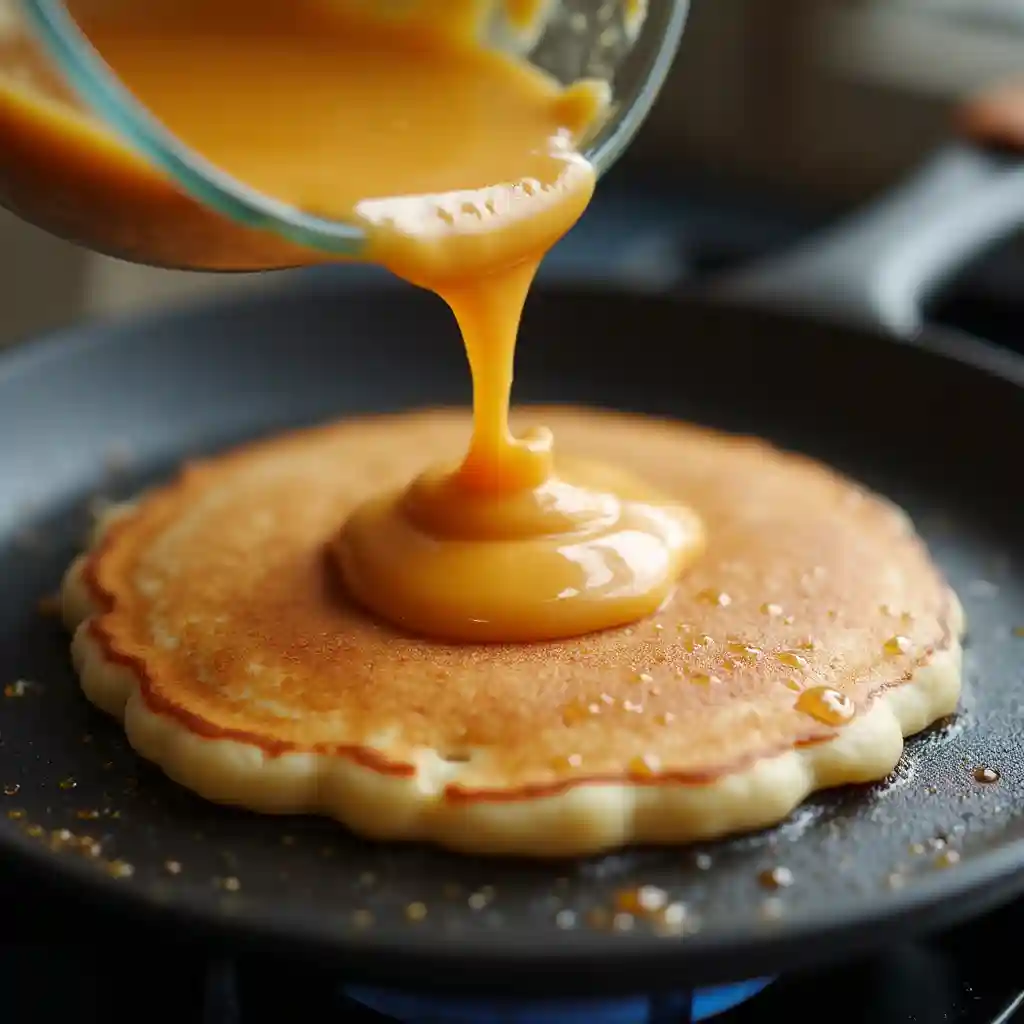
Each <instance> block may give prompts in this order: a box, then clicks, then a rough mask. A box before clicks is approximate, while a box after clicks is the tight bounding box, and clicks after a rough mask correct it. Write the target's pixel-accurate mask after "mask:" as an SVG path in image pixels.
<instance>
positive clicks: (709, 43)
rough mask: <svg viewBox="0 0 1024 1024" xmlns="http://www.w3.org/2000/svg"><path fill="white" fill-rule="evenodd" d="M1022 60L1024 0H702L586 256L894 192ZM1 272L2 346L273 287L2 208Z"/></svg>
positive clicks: (986, 280) (994, 288)
mask: <svg viewBox="0 0 1024 1024" xmlns="http://www.w3.org/2000/svg"><path fill="white" fill-rule="evenodd" d="M1022 65H1024V0H694V2H693V12H692V16H691V21H690V25H689V28H688V31H687V34H686V38H685V41H684V44H683V50H682V53H681V55H680V58H679V60H678V61H677V63H676V67H675V71H674V73H673V75H672V78H671V80H670V82H669V84H668V86H667V87H666V89H665V91H664V93H663V95H662V97H661V100H660V102H659V104H658V107H657V109H656V111H655V113H654V115H653V116H652V118H651V120H650V122H649V123H648V124H647V126H646V127H645V129H644V130H643V132H642V133H641V135H640V137H639V139H638V141H637V142H636V143H635V145H634V147H633V149H632V150H631V151H630V153H629V154H628V156H627V158H626V159H625V160H624V161H623V162H622V163H621V164H620V166H619V167H618V168H617V169H616V171H615V172H614V173H613V175H612V176H611V178H610V180H609V182H608V183H607V184H606V186H605V188H603V189H602V190H600V191H601V194H600V199H599V201H598V203H597V205H596V207H595V209H594V210H593V211H592V213H590V214H588V217H587V222H586V224H585V225H584V226H581V229H580V232H581V233H585V234H586V235H587V237H588V239H589V241H588V243H587V245H586V246H577V249H578V250H579V251H580V252H581V253H582V251H583V250H584V249H585V250H586V258H587V259H589V260H590V261H591V262H592V263H593V262H594V261H595V260H601V259H610V258H611V257H612V256H614V258H615V259H616V260H618V264H617V265H618V266H619V269H620V270H622V272H623V273H626V274H631V275H632V277H633V278H634V279H635V280H637V281H640V282H641V283H642V280H643V279H644V278H645V277H652V276H653V278H657V279H658V280H662V281H663V282H664V281H667V279H668V278H671V277H674V276H689V277H691V278H693V277H695V276H699V275H700V274H707V273H711V272H713V271H714V270H716V269H720V268H722V267H726V266H729V265H730V264H734V263H737V262H740V261H742V260H744V259H748V258H750V257H751V256H754V255H757V254H759V253H760V252H763V251H766V250H769V249H772V248H778V247H780V246H783V245H785V244H787V242H789V241H791V240H792V239H793V238H795V237H797V236H799V235H800V234H801V233H804V232H806V231H808V230H811V229H813V227H814V226H815V225H817V224H819V223H821V222H823V221H826V220H828V219H829V218H830V217H832V216H834V215H835V214H836V213H837V212H839V211H841V210H843V209H845V208H847V207H850V206H852V205H854V204H856V203H858V202H862V201H864V200H865V199H866V198H868V197H870V196H871V195H872V194H874V193H878V192H879V191H881V190H883V189H884V188H885V187H886V185H887V183H889V182H891V181H892V180H893V179H894V178H895V177H896V176H898V175H899V174H900V173H901V172H903V171H904V170H906V169H908V168H910V167H912V166H913V165H914V164H915V163H917V162H919V161H921V160H922V159H923V158H924V156H925V155H926V154H927V153H928V152H929V151H930V150H932V149H934V148H935V147H937V146H938V145H939V144H941V142H942V140H943V137H944V135H945V133H946V132H947V130H948V127H947V126H948V118H949V111H950V107H951V104H952V103H953V102H954V101H955V100H956V99H957V98H958V97H962V96H964V95H966V94H969V93H971V92H973V91H975V90H976V89H978V88H979V87H981V86H984V85H985V84H987V83H990V82H992V81H993V80H999V79H1002V78H1005V77H1007V76H1013V75H1014V74H1015V73H1018V72H1019V71H1021V70H1022ZM571 242H572V239H571V238H570V239H569V240H567V242H566V243H565V246H566V252H567V253H569V257H571V255H572V254H571V252H570V250H571V248H572V246H571ZM1018 250H1020V252H1018ZM1021 252H1024V249H1022V247H1021V245H1020V243H1019V242H1017V241H1016V240H1015V241H1013V242H1011V243H1010V244H1009V245H1006V246H1003V247H1001V249H1000V252H999V254H998V259H995V258H991V259H989V260H988V261H987V265H986V266H983V267H982V268H981V269H980V270H976V272H974V273H973V275H972V276H973V279H974V283H973V285H971V287H973V288H974V291H978V290H979V289H981V290H987V292H988V293H989V294H988V296H987V298H989V299H999V298H1000V296H1004V297H1005V298H1006V299H1007V300H1008V301H1009V300H1012V299H1013V296H1014V293H1015V292H1018V293H1020V294H1021V295H1024V288H1020V287H1018V285H1019V284H1020V283H1024V256H1022V255H1021ZM579 258H583V257H582V256H580V257H579ZM568 262H569V263H570V264H571V263H572V258H568ZM666 268H668V269H666ZM982 271H985V272H984V273H982ZM333 272H336V273H339V274H340V273H346V272H347V271H344V270H342V271H333ZM659 275H660V277H659ZM0 282H2V284H0V303H2V307H0V308H2V309H3V315H2V316H0V344H6V343H9V342H10V341H12V340H16V339H19V338H23V337H25V336H26V335H29V334H32V333H35V332H37V331H39V330H43V329H47V328H49V327H52V326H55V325H59V324H62V323H67V322H69V321H71V320H74V319H78V318H80V317H82V316H90V317H92V316H108V315H113V314H119V313H123V312H127V311H132V310H137V309H140V308H146V307H150V306H154V305H157V304H165V303H168V302H176V301H181V300H185V299H192V298H196V297H200V296H205V295H210V294H212V293H217V292H228V291H231V290H234V291H239V290H244V289H259V288H265V287H271V286H273V284H274V283H276V281H271V280H270V279H268V278H265V277H253V276H245V277H215V276H209V275H194V274H176V273H169V272H165V271H155V270H148V269H145V268H138V267H132V266H128V265H126V264H122V263H118V262H116V261H114V260H109V259H104V258H101V257H97V256H92V255H88V254H86V253H83V252H81V251H79V250H77V249H74V248H72V247H71V246H69V245H66V244H64V243H61V242H59V241H56V240H54V239H51V238H49V237H47V236H45V235H43V234H42V233H40V232H38V231H36V230H35V229H33V228H30V227H27V226H25V225H23V224H21V223H19V222H18V221H16V220H15V219H14V218H12V217H10V216H9V215H7V214H3V213H0ZM968 283H970V282H968ZM965 287H966V286H965ZM961 291H964V289H963V288H962V289H961ZM968 292H970V288H967V290H966V291H964V297H963V299H962V303H967V305H968V306H969V305H970V302H971V301H972V300H971V297H970V295H969V294H968ZM958 301H960V300H958ZM962 303H961V304H962ZM986 308H987V307H986ZM983 333H984V331H983ZM990 333H991V332H990Z"/></svg>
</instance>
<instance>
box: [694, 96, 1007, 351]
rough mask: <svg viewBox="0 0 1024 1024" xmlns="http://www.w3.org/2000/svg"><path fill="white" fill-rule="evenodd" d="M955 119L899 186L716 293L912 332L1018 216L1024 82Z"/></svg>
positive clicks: (971, 104)
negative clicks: (954, 131)
mask: <svg viewBox="0 0 1024 1024" xmlns="http://www.w3.org/2000/svg"><path fill="white" fill-rule="evenodd" d="M956 122H957V126H958V134H959V135H960V137H961V138H962V139H963V140H964V141H962V142H957V143H951V144H950V145H948V146H947V147H946V148H944V149H943V150H941V151H940V152H939V153H938V154H936V155H935V156H934V157H933V158H932V159H931V160H930V161H929V162H928V163H927V164H926V165H925V166H924V167H923V168H921V169H920V170H919V171H917V172H916V173H914V174H913V175H912V176H911V178H910V179H909V180H908V181H906V182H904V183H903V184H902V185H901V186H899V187H898V188H897V189H896V190H895V191H893V192H891V193H889V194H888V195H887V196H886V197H884V198H883V199H881V200H879V201H878V202H877V203H875V204H873V205H872V206H870V207H868V208H867V209H866V210H863V211H860V212H858V213H855V214H853V215H852V216H851V217H849V218H847V219H846V220H844V221H842V222H840V223H839V224H837V225H836V226H834V227H832V228H829V229H826V230H825V231H824V232H823V233H822V234H819V235H818V236H816V237H812V238H810V239H809V240H808V241H806V242H804V243H802V244H800V245H798V246H797V247H796V248H795V249H793V250H791V251H790V252H789V253H787V254H784V255H782V256H779V257H769V258H767V259H765V260H762V261H760V262H759V263H755V264H754V265H752V266H749V267H747V268H745V269H744V270H742V271H739V272H738V273H735V274H733V275H731V276H727V277H726V278H724V279H723V280H721V281H719V282H717V283H716V284H715V285H713V286H712V288H711V291H712V293H713V294H714V295H716V297H718V298H721V299H724V300H726V301H735V302H741V303H747V304H757V305H775V306H782V307H784V308H787V309H801V310H804V311H806V312H809V313H812V314H815V315H821V316H826V317H832V318H839V319H842V320H846V321H852V322H854V323H857V324H860V325H872V326H876V327H882V328H884V329H886V330H888V331H890V332H892V333H893V334H896V335H899V336H911V335H914V334H916V333H917V332H918V331H919V330H920V328H921V326H922V320H923V313H922V306H923V304H924V302H925V301H926V300H927V298H928V296H929V294H930V293H931V292H933V291H934V290H935V289H937V288H938V287H939V286H940V285H941V284H942V283H943V282H944V281H945V280H946V279H947V278H948V277H950V276H951V275H952V274H954V273H955V272H956V271H958V270H960V269H962V268H963V267H964V266H965V265H966V264H967V263H968V262H969V261H970V259H971V258H972V257H973V256H975V255H977V254H978V253H979V252H981V251H982V250H983V249H984V248H986V247H987V246H988V245H990V244H991V243H993V242H996V241H999V240H1000V239H1001V238H1003V237H1005V236H1007V235H1008V234H1010V233H1011V232H1012V231H1013V230H1014V229H1016V228H1017V227H1019V226H1020V225H1022V224H1024V159H1022V157H1024V83H1021V84H1010V85H1004V86H1001V87H999V88H996V89H992V90H989V91H987V92H985V93H983V94H981V95H979V96H978V97H976V98H974V99H972V100H970V101H968V102H967V103H965V104H964V105H963V106H962V107H960V108H959V109H958V111H957V116H956Z"/></svg>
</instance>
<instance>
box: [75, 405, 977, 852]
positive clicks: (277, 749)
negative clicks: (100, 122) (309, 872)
mask: <svg viewBox="0 0 1024 1024" xmlns="http://www.w3.org/2000/svg"><path fill="white" fill-rule="evenodd" d="M516 418H517V419H518V424H517V426H518V427H519V428H522V427H523V426H524V425H528V424H532V423H536V422H543V423H545V424H547V425H549V426H550V427H552V428H553V430H554V431H555V433H556V435H557V436H558V439H559V451H560V452H562V453H564V454H565V455H566V456H580V457H584V458H586V457H590V458H595V457H597V458H600V459H602V460H605V461H607V462H608V463H609V464H610V465H621V466H624V467H629V468H630V469H631V470H632V471H633V472H635V473H637V474H638V475H639V476H640V477H642V478H644V479H646V480H647V481H649V482H650V483H651V484H652V485H653V486H656V487H658V488H659V489H660V490H662V491H663V492H665V493H666V494H668V495H670V496H672V497H674V498H678V499H680V500H682V501H685V502H686V503H687V504H688V505H689V506H690V507H692V508H693V509H695V510H696V511H697V512H698V513H699V514H700V515H701V516H702V517H703V519H704V522H705V523H706V524H707V526H708V538H707V550H706V552H705V554H704V555H703V557H702V558H701V559H699V560H698V561H697V563H696V564H695V565H694V566H693V567H692V568H691V570H690V571H689V572H687V573H686V574H685V575H684V576H683V577H682V578H681V580H680V581H679V584H678V587H677V588H676V590H675V592H674V594H673V595H672V596H671V597H670V598H669V600H668V601H667V602H666V603H665V604H664V605H663V607H662V608H661V609H660V611H659V612H658V613H657V614H656V615H654V616H652V617H650V618H648V619H646V620H643V621H640V622H638V623H636V624H635V625H633V626H631V627H627V628H621V629H614V630H608V631H605V632H601V633H596V634H590V635H586V636H581V637H578V638H575V639H572V640H568V641H559V642H544V643H536V644H506V645H501V644H494V645H450V644H442V643H435V642H431V641H429V640H424V639H420V638H417V637H413V636H409V635H403V634H402V633H401V632H399V631H397V630H396V629H395V628H393V627H391V626H389V625H387V624H385V623H383V622H380V621H377V620H375V619H373V618H372V617H370V616H368V615H367V614H365V613H364V612H363V611H361V610H360V609H359V608H358V607H357V606H356V605H355V604H354V603H353V602H351V601H350V600H348V599H347V597H346V595H345V593H344V592H343V589H342V587H341V585H340V584H339V582H338V579H337V576H336V573H335V572H334V571H333V567H332V564H331V561H330V559H329V558H328V556H327V553H326V552H327V548H328V546H329V544H330V542H331V540H332V538H333V537H334V536H335V535H336V533H337V530H338V528H339V526H340V524H341V523H342V522H343V521H344V519H345V517H346V515H347V514H348V513H349V512H350V511H351V510H352V509H353V508H354V507H355V506H356V505H358V504H359V503H360V502H361V501H362V500H363V499H365V498H367V497H368V496H370V495H372V494H375V493H379V492H380V491H383V490H386V489H388V488H390V487H399V486H401V485H403V484H405V483H407V482H408V480H410V479H411V478H412V477H413V476H414V475H415V474H416V473H417V472H418V471H420V470H422V469H423V467H424V466H426V465H429V464H435V463H438V462H444V461H446V460H452V459H455V458H457V457H458V456H459V455H460V454H461V453H462V452H463V451H464V450H465V446H466V443H467V439H468V436H469V429H470V419H469V415H468V413H465V412H462V411H457V410H431V411H426V412H415V413H409V414H402V415H397V416H385V417H372V418H366V419H355V420H349V421H346V422H342V423H338V424H335V425H329V426H325V427H321V428H317V429H313V430H308V431H303V432H299V433H295V434H291V435H287V436H284V437H280V438H275V439H272V440H270V441H266V442H261V443H257V444H253V445H250V446H247V447H243V448H241V449H239V450H237V451H235V452H233V453H229V454H227V455H225V456H221V457H218V458H213V459H211V460H208V461H204V462H201V463H198V464H194V465H191V466H188V467H186V468H185V469H184V470H183V471H182V473H181V474H180V476H179V477H178V478H177V479H176V480H174V481H173V482H171V483H170V484H168V485H167V486H164V487H162V488H159V489H156V490H154V491H152V492H151V493H149V494H148V495H146V496H143V497H142V498H141V499H140V500H139V501H137V502H136V503H134V504H133V505H131V506H127V507H123V508H121V509H119V510H118V511H117V512H116V513H115V514H114V515H113V516H111V517H108V518H107V519H106V520H105V521H104V522H103V523H101V524H99V525H98V528H97V530H96V533H95V536H94V538H93V542H92V544H91V546H90V549H89V550H88V551H87V552H86V553H85V554H84V555H83V556H82V557H80V558H79V559H78V560H76V562H75V563H74V564H73V566H72V567H71V568H70V570H69V571H68V574H67V576H66V578H65V582H64V586H63V609H64V616H65V619H66V621H67V623H68V625H69V626H70V627H71V628H73V629H74V630H75V634H74V640H73V644H72V650H73V656H74V661H75V665H76V667H77V670H78V672H79V675H80V678H81V684H82V688H83V690H84V692H85V694H86V696H87V697H88V698H89V700H90V701H92V702H93V703H94V704H95V705H97V706H98V707H100V708H102V709H103V710H104V711H106V712H109V713H110V714H111V715H114V716H116V717H118V718H119V719H121V720H122V721H123V723H124V727H125V730H126V733H127V736H128V739H129V741H130V742H131V744H132V746H133V747H134V748H135V749H136V750H137V751H138V753H139V754H141V755H142V756H143V757H145V758H147V759H149V760H150V761H153V762H155V763H156V764H157V765H159V766H160V767H161V768H162V769H163V770H164V772H166V774H167V775H168V776H170V777H171V778H172V779H174V780H176V781H177V782H179V783H181V784H182V785H184V786H186V787H188V788H189V789H191V790H194V791H195V792H196V793H198V794H200V795H201V796H203V797H205V798H207V799H209V800H212V801H218V802H222V803H226V804H233V805H240V806H242V807H246V808H250V809H252V810H255V811H260V812H265V813H290V812H311V813H316V814H323V815H328V816H330V817H333V818H335V819H337V820H338V821H340V822H342V823H344V824H345V825H347V826H348V827H349V828H351V829H352V830H354V831H355V832H357V833H360V834H362V835H364V836H368V837H374V838H377V839H386V840H428V841H432V842H436V843H439V844H441V845H444V846H447V847H449V848H452V849H456V850H461V851H466V852H476V853H511V854H521V855H527V856H536V857H549V856H561V855H581V854H591V853H597V852H600V851H605V850H609V849H613V848H616V847H621V846H623V845H626V844H631V843H683V842H687V841H693V840H699V839H711V838H717V837H721V836H725V835H728V834H732V833H737V832H743V831H747V830H753V829H758V828H761V827H764V826H769V825H772V824H775V823H777V822H779V821H780V820H782V819H784V818H785V817H786V816H787V815H788V814H789V813H790V812H791V811H792V810H793V809H794V808H795V807H796V806H797V805H798V804H799V803H800V801H802V800H803V799H804V798H805V797H806V796H807V795H808V794H809V793H811V792H812V791H815V790H818V789H821V788H825V787H832V786H838V785H841V784H844V783H860V782H868V781H872V780H877V779H880V778H883V777H884V776H885V775H887V774H888V773H889V772H890V771H891V770H892V768H893V767H894V766H895V764H896V762H897V760H898V759H899V757H900V754H901V752H902V749H903V740H904V737H905V736H908V735H910V734H913V733H915V732H918V731H920V730H922V729H924V728H925V727H927V726H928V725H930V724H932V723H933V722H935V721H936V720H937V719H939V718H942V717H944V716H946V715H948V714H950V713H952V712H953V711H954V710H955V708H956V705H957V701H958V699H959V693H960V654H961V649H960V638H961V635H962V631H963V614H962V611H961V607H960V603H959V601H958V600H957V598H956V595H955V594H954V593H953V591H952V590H951V589H950V588H949V586H948V585H947V584H946V582H945V581H944V579H943V578H942V576H941V574H940V572H939V571H938V570H937V568H936V567H935V565H934V564H933V563H932V561H931V559H930V557H929V555H928V552H927V550H926V549H925V547H924V545H923V543H922V542H921V540H920V539H919V538H918V537H917V536H916V534H915V532H914V530H913V527H912V525H911V523H910V521H909V520H908V518H907V516H906V515H905V514H904V513H903V512H902V511H901V510H900V509H898V508H896V507H895V506H894V505H892V504H891V503H889V502H888V501H886V500H884V499H882V498H879V497H876V496H874V495H872V494H870V493H868V492H866V491H865V490H864V489H862V488H861V487H859V486H857V485H856V484H854V483H852V482H850V481H848V480H846V479H844V478H842V477H841V476H839V475H837V474H836V473H835V472H833V471H832V470H830V469H829V468H827V467H825V466H823V465H821V464H819V463H817V462H815V461H812V460H810V459H808V458H805V457H802V456H797V455H792V454H787V453H784V452H781V451H779V450H777V449H775V448H772V447H771V446H769V445H768V444H766V443H764V442H762V441H759V440H755V439H750V438H738V437H733V436H729V435H725V434H719V433H716V432H712V431H709V430H705V429H701V428H698V427H694V426H689V425H685V424H682V423H678V422H670V421H660V420H653V419H647V418H642V417H636V416H630V415H623V414H618V413H610V412H603V411H594V410H584V409H575V408H544V409H538V408H533V409H527V410H520V411H519V412H518V413H517V417H516Z"/></svg>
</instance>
